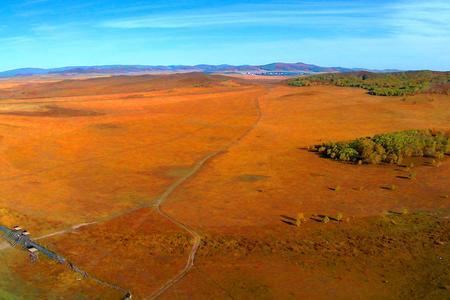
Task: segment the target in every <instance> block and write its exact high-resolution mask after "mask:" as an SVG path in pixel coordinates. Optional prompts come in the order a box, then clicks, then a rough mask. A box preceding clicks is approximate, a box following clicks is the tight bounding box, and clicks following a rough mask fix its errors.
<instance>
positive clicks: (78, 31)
mask: <svg viewBox="0 0 450 300" xmlns="http://www.w3.org/2000/svg"><path fill="white" fill-rule="evenodd" d="M272 62H305V63H312V64H317V65H320V66H341V67H362V68H372V69H391V68H394V69H404V70H406V69H408V70H411V69H433V70H450V1H449V0H427V1H422V0H420V1H417V0H406V1H405V0H392V1H386V0H375V1H372V0H371V1H369V0H331V1H325V0H316V1H313V0H305V1H303V0H297V1H235V0H227V1H224V0H215V1H203V0H199V1H192V0H180V1H178V0H172V1H167V0H164V1H163V0H152V1H142V0H140V1H139V0H135V1H131V0H0V71H3V70H9V69H14V68H24V67H39V68H51V67H62V66H79V65H111V64H140V65H178V64H184V65H195V64H236V65H241V64H253V65H259V64H266V63H272Z"/></svg>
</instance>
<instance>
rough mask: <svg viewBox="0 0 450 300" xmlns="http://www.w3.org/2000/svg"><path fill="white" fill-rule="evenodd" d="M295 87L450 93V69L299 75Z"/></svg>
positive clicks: (392, 93) (381, 92) (391, 93)
mask: <svg viewBox="0 0 450 300" xmlns="http://www.w3.org/2000/svg"><path fill="white" fill-rule="evenodd" d="M289 84H290V85H293V86H311V85H320V84H322V85H336V86H344V87H359V88H363V89H366V90H368V91H369V94H371V95H378V96H405V95H413V94H418V93H439V94H447V95H448V94H450V72H432V71H412V72H396V73H371V72H352V73H331V74H318V75H312V76H305V77H298V78H295V79H293V80H290V81H289Z"/></svg>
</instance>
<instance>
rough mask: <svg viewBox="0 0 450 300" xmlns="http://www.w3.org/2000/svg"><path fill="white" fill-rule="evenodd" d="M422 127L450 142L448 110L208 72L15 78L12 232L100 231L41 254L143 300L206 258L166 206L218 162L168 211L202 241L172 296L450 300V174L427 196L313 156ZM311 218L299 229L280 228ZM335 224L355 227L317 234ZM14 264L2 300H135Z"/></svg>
mask: <svg viewBox="0 0 450 300" xmlns="http://www.w3.org/2000/svg"><path fill="white" fill-rule="evenodd" d="M416 128H419V129H420V128H436V129H441V130H450V97H449V96H445V95H416V96H410V97H408V98H406V99H402V98H400V97H377V96H370V95H368V94H366V92H365V91H364V90H361V89H352V88H338V87H330V86H327V87H321V86H315V87H302V88H298V87H289V86H287V85H286V84H285V83H284V82H283V81H276V80H260V81H259V80H252V79H251V78H239V77H226V76H221V75H203V74H199V73H190V74H178V75H159V76H158V75H151V76H146V75H140V76H118V77H110V78H109V77H104V78H95V79H76V80H63V81H60V80H58V79H57V78H56V79H55V78H53V79H51V80H50V79H47V80H44V79H41V80H31V79H29V80H27V79H22V80H15V81H8V80H4V81H0V151H1V155H0V164H1V168H0V224H3V225H6V226H13V225H17V224H19V225H21V226H22V227H25V228H27V229H28V230H29V231H30V232H31V233H32V235H33V236H34V237H39V236H43V235H47V234H52V233H55V232H58V231H65V230H67V229H70V228H71V227H72V226H74V225H77V224H83V223H91V222H96V223H95V224H91V225H88V226H85V227H82V228H79V229H77V230H67V232H64V233H61V234H57V235H54V236H51V237H48V238H43V239H41V240H39V242H40V243H42V244H43V245H46V246H48V248H50V249H52V250H54V251H57V252H58V253H60V254H61V255H63V256H65V257H67V258H70V260H71V261H73V262H75V263H77V265H79V266H81V267H82V268H83V269H84V270H86V271H87V272H88V273H90V274H94V275H95V276H96V277H98V278H101V279H102V280H105V281H108V282H111V283H114V284H117V285H118V286H120V287H123V288H124V289H126V290H130V291H132V293H133V295H134V297H135V298H136V299H146V298H148V297H150V295H151V294H152V293H153V292H154V291H155V290H157V289H158V288H159V287H160V286H162V285H163V284H164V283H165V282H166V281H168V280H169V279H170V278H172V277H174V276H175V275H176V274H177V273H178V272H179V271H180V270H181V269H182V268H183V267H184V265H185V264H186V259H187V256H188V254H189V251H190V248H191V247H192V244H193V241H192V239H191V236H190V235H189V234H188V233H187V232H186V231H184V230H182V229H181V228H179V227H177V226H175V225H174V224H173V223H171V222H170V221H169V220H167V219H164V218H162V217H161V215H159V214H157V213H156V211H155V208H154V204H155V201H156V200H157V199H158V197H159V196H160V195H161V194H163V193H164V192H165V191H166V190H167V189H168V188H169V187H170V186H171V185H173V184H174V182H176V181H177V180H179V179H180V178H181V179H182V178H184V177H185V176H187V174H189V172H191V171H192V170H193V168H195V166H196V164H198V163H199V162H200V161H202V159H204V158H205V157H208V155H211V154H212V153H216V152H217V155H214V156H212V157H211V158H210V159H208V160H207V161H206V162H205V163H204V164H202V165H201V166H200V168H199V169H198V170H196V172H195V173H194V174H193V175H192V176H190V177H189V178H187V180H185V181H183V182H182V183H181V184H180V185H178V186H177V187H176V189H174V191H173V193H170V195H169V196H168V198H167V200H166V201H165V202H163V203H162V205H161V209H162V210H163V211H165V212H166V213H168V214H169V215H171V216H172V217H174V218H176V219H177V220H178V221H180V222H182V223H184V224H187V225H189V226H190V227H192V228H194V229H195V230H196V231H198V232H199V233H201V235H202V243H201V245H200V249H199V251H198V254H197V258H196V260H195V264H194V267H193V268H192V269H191V271H190V272H189V273H188V275H187V276H186V277H185V278H183V279H182V280H180V281H179V282H177V283H176V284H175V285H174V286H173V287H171V289H169V290H168V291H167V292H165V293H164V294H162V295H161V298H162V299H229V298H231V299H311V298H316V299H325V298H329V297H330V294H332V295H333V296H334V298H336V299H361V298H365V299H366V298H367V299H398V298H399V297H400V298H402V297H406V296H408V297H412V298H414V297H415V296H417V297H416V298H417V299H419V298H420V299H425V298H428V299H441V298H442V299H446V298H445V297H450V273H449V271H447V270H448V269H447V267H450V262H449V260H450V254H449V253H450V245H449V242H450V237H449V236H450V235H447V233H450V224H449V220H448V216H449V213H450V211H449V210H448V209H449V208H450V199H449V197H448V195H449V194H450V184H449V175H450V163H449V161H448V159H445V160H444V161H443V162H442V164H441V165H440V166H439V167H431V166H422V165H418V166H416V167H415V172H416V173H417V178H416V179H415V180H414V181H412V180H405V179H403V178H401V175H402V174H403V173H404V172H405V171H404V170H402V169H400V168H396V167H394V166H389V165H383V166H376V165H362V166H358V165H350V164H343V163H338V162H335V161H331V160H327V159H323V158H320V157H319V156H317V155H316V154H315V153H312V152H308V151H307V150H305V149H306V147H308V146H309V145H313V144H317V143H321V142H325V141H330V140H347V139H353V138H357V137H361V136H369V135H373V134H376V133H382V132H389V131H395V130H403V129H416ZM389 184H395V185H396V186H397V189H396V190H394V191H390V190H386V189H383V188H382V187H383V186H386V185H389ZM337 185H339V186H340V187H341V189H340V191H339V192H336V191H332V190H331V189H330V188H332V187H334V186H337ZM404 208H406V209H408V211H409V212H410V213H409V214H407V215H406V216H403V215H396V214H392V215H386V214H385V212H387V211H395V212H399V211H401V210H402V209H404ZM299 212H302V213H304V215H305V216H307V217H308V218H307V219H308V220H307V222H306V223H305V224H304V225H302V227H300V228H299V227H296V226H290V225H288V224H286V223H284V222H282V219H283V217H282V216H287V217H295V216H296V215H297V213H299ZM416 212H417V213H416ZM425 212H426V213H425ZM338 213H341V214H342V215H343V216H344V222H342V223H339V222H330V223H328V224H322V223H319V222H315V221H314V220H310V219H309V216H313V215H320V214H325V215H330V216H333V215H336V214H338ZM298 241H302V242H305V244H298ZM355 249H356V250H355ZM366 252H367V253H366ZM436 257H441V258H442V259H441V260H438V261H436ZM0 259H1V267H0V298H2V295H5V296H3V297H4V298H7V297H10V298H11V299H15V298H17V299H120V297H121V294H120V293H119V292H118V291H115V290H112V289H108V288H107V287H105V286H102V285H99V284H97V283H95V282H93V281H92V280H86V279H81V278H79V277H77V275H75V274H73V273H72V272H70V271H68V270H66V269H64V268H62V267H61V266H58V265H56V264H55V263H52V262H50V261H48V260H47V259H45V258H43V257H42V258H40V260H39V261H38V262H37V263H36V264H31V263H30V262H29V260H28V258H27V256H26V254H25V253H22V251H20V250H18V249H10V248H8V249H4V250H0ZM430 276H431V277H430ZM430 278H431V279H430ZM411 285H413V287H411ZM414 287H415V288H414ZM2 293H3V294H2ZM7 299H9V298H7Z"/></svg>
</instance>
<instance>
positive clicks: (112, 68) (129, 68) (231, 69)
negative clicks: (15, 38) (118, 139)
mask: <svg viewBox="0 0 450 300" xmlns="http://www.w3.org/2000/svg"><path fill="white" fill-rule="evenodd" d="M355 70H356V69H349V68H341V67H321V66H317V65H312V64H305V63H301V62H298V63H271V64H266V65H255V66H252V65H239V66H235V65H227V64H223V65H207V64H201V65H195V66H188V65H170V66H148V65H107V66H70V67H63V68H52V69H39V68H21V69H15V70H8V71H4V72H0V77H17V76H35V75H77V74H111V75H118V74H136V73H167V72H205V73H252V74H261V75H270V74H271V73H272V72H283V73H284V72H285V73H287V74H291V73H292V75H298V74H303V73H321V72H351V71H355Z"/></svg>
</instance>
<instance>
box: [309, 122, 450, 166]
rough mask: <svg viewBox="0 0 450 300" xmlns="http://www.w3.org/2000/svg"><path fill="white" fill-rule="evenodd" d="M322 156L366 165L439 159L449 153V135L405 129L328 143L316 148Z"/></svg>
mask: <svg viewBox="0 0 450 300" xmlns="http://www.w3.org/2000/svg"><path fill="white" fill-rule="evenodd" d="M315 149H318V151H319V153H321V155H322V156H324V157H328V158H331V159H335V160H340V161H346V162H354V163H358V162H360V161H362V162H364V163H369V164H379V163H381V162H385V163H392V164H401V163H402V161H403V159H404V158H409V157H433V158H435V159H441V158H443V156H444V155H445V154H449V152H450V134H449V133H444V132H437V131H432V130H406V131H400V132H393V133H385V134H378V135H375V136H374V137H370V138H359V139H356V140H354V141H350V142H339V143H335V142H330V143H324V144H322V145H318V146H315Z"/></svg>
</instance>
